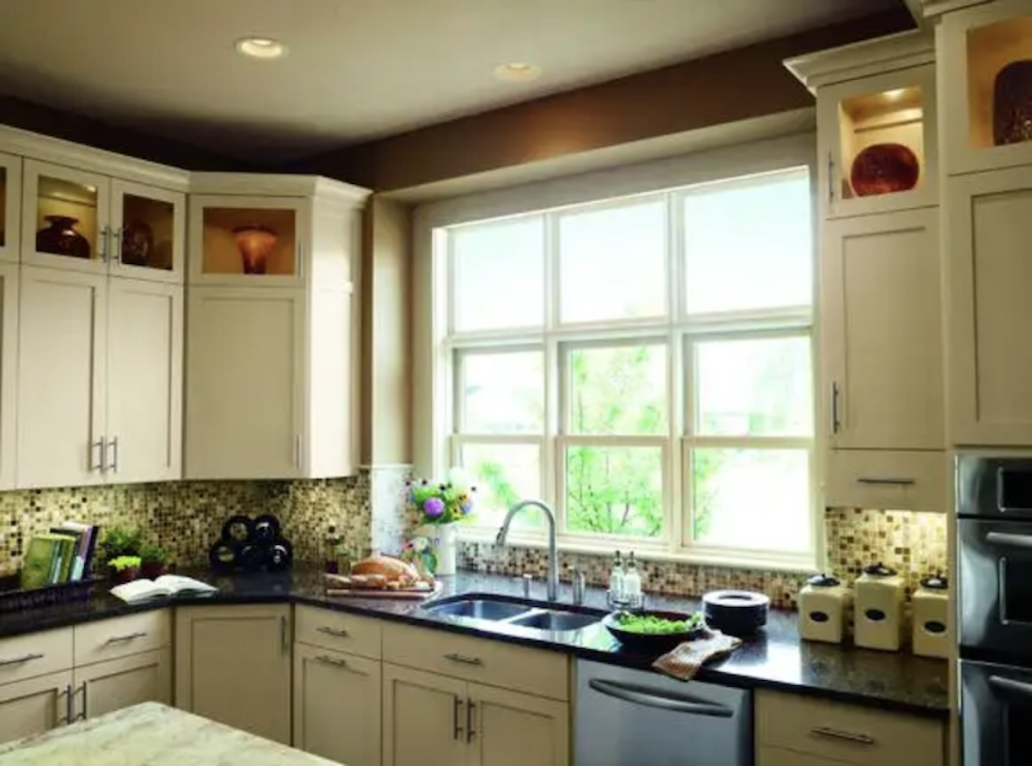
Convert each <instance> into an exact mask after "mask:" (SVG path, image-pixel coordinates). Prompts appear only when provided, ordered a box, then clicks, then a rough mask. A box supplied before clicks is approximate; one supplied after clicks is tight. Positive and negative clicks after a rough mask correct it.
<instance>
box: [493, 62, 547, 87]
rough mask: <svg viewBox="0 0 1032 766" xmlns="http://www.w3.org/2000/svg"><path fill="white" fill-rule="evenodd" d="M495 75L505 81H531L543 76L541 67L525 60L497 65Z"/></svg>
mask: <svg viewBox="0 0 1032 766" xmlns="http://www.w3.org/2000/svg"><path fill="white" fill-rule="evenodd" d="M494 75H495V77H497V78H498V79H499V80H503V81H505V82H530V81H531V80H536V79H537V78H539V77H540V76H541V67H539V66H536V65H534V64H528V63H527V62H525V61H511V62H509V63H508V64H499V65H498V66H496V67H495V69H494Z"/></svg>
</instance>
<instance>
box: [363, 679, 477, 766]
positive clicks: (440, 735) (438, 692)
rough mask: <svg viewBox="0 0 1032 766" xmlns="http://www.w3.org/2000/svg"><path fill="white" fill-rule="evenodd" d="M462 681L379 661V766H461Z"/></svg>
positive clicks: (465, 752) (464, 747) (466, 753)
mask: <svg viewBox="0 0 1032 766" xmlns="http://www.w3.org/2000/svg"><path fill="white" fill-rule="evenodd" d="M467 687H468V684H467V683H466V682H465V681H460V680H458V679H455V678H448V677H447V676H442V675H438V674H436V673H426V672H423V671H421V670H413V669H411V668H403V667H400V666H397V665H391V664H389V663H384V666H383V766H423V765H424V764H428V763H432V764H434V766H467V764H469V763H471V762H472V761H471V757H472V756H471V753H472V748H470V747H469V745H468V744H467V742H466V715H467V708H466V696H467V695H466V692H467Z"/></svg>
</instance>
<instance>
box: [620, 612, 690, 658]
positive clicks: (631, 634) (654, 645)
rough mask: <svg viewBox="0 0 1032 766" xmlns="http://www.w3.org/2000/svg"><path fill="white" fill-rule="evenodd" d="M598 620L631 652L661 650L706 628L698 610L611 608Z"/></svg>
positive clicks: (658, 651)
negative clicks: (626, 609)
mask: <svg viewBox="0 0 1032 766" xmlns="http://www.w3.org/2000/svg"><path fill="white" fill-rule="evenodd" d="M602 624H603V625H605V627H606V630H608V631H609V632H610V634H612V636H613V637H614V638H616V639H617V640H618V641H619V642H620V643H621V644H622V645H623V647H624V648H625V649H627V650H628V651H631V652H641V653H643V654H644V653H648V654H662V653H664V652H668V651H670V650H671V649H673V648H674V647H675V646H677V645H678V644H680V643H683V642H685V641H692V640H694V639H697V638H701V637H702V636H703V635H704V634H705V632H706V619H705V617H704V616H703V614H702V612H695V613H693V614H683V613H681V612H661V611H656V610H649V611H643V612H613V613H612V614H608V615H606V616H605V618H603V620H602Z"/></svg>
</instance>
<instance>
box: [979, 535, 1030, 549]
mask: <svg viewBox="0 0 1032 766" xmlns="http://www.w3.org/2000/svg"><path fill="white" fill-rule="evenodd" d="M985 541H986V542H987V543H991V544H992V545H1000V546H1003V547H1004V548H1025V549H1029V548H1032V536H1029V535H1011V534H1007V533H1006V532H990V533H988V534H987V535H986V536H985Z"/></svg>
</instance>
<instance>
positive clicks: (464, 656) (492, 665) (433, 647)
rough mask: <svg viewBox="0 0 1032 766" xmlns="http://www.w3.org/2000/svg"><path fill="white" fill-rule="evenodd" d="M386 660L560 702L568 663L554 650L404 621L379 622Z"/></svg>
mask: <svg viewBox="0 0 1032 766" xmlns="http://www.w3.org/2000/svg"><path fill="white" fill-rule="evenodd" d="M383 658H384V660H385V661H387V662H393V663H395V664H398V665H406V666H408V667H410V668H417V669H419V670H426V671H429V672H431V673H440V674H442V675H446V676H452V677H453V678H462V679H465V680H468V681H477V682H479V683H483V684H489V685H491V686H501V687H503V688H505V689H512V690H513V691H520V692H526V693H528V694H536V695H538V696H541V697H551V698H552V699H557V700H566V699H569V697H570V688H569V663H568V661H567V658H566V657H565V656H564V655H562V654H559V653H556V652H547V651H540V650H537V649H527V648H525V647H522V646H513V645H512V644H505V643H501V642H497V641H491V640H489V639H483V638H474V637H472V636H462V635H458V634H456V633H450V632H446V631H443V630H429V629H426V628H415V627H412V626H410V625H397V624H385V625H384V626H383Z"/></svg>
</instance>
